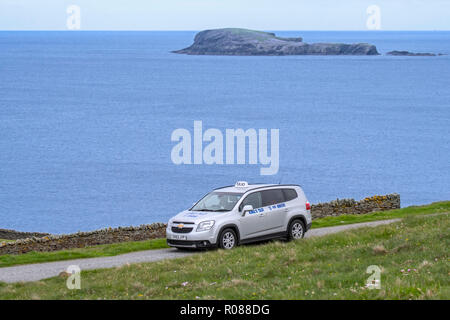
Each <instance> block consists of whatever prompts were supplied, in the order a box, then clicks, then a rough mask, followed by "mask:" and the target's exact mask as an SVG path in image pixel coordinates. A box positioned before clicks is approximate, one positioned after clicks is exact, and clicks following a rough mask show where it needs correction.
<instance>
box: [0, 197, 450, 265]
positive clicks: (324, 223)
mask: <svg viewBox="0 0 450 320" xmlns="http://www.w3.org/2000/svg"><path fill="white" fill-rule="evenodd" d="M442 212H450V201H446V202H436V203H432V204H430V205H425V206H412V207H407V208H403V209H397V210H391V211H382V212H375V213H369V214H363V215H342V216H339V217H326V218H321V219H316V220H314V221H313V224H312V227H313V228H322V227H330V226H337V225H344V224H352V223H359V222H367V221H375V220H385V219H393V218H403V217H406V216H413V215H423V214H432V213H442ZM6 241H10V240H6ZM0 242H1V240H0ZM161 248H168V246H167V244H166V241H165V239H156V240H150V241H140V242H123V243H116V244H109V245H99V246H94V247H88V248H80V249H72V250H63V251H54V252H29V253H25V254H22V255H0V268H1V267H10V266H14V265H21V264H30V263H40V262H51V261H62V260H71V259H81V258H95V257H106V256H114V255H118V254H124V253H129V252H134V251H142V250H150V249H161Z"/></svg>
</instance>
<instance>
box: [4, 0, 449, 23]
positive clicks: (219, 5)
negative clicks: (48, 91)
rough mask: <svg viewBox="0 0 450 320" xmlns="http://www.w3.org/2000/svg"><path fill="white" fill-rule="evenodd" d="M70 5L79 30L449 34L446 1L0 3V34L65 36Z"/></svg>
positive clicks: (44, 0)
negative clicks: (375, 21) (374, 19)
mask: <svg viewBox="0 0 450 320" xmlns="http://www.w3.org/2000/svg"><path fill="white" fill-rule="evenodd" d="M70 5H77V6H78V7H79V8H80V11H81V14H80V27H81V30H202V29H210V28H221V27H244V28H251V29H260V30H367V24H366V23H367V19H368V18H369V16H370V15H369V14H367V8H368V7H369V6H370V5H377V6H378V7H379V9H380V19H379V21H380V26H381V29H382V30H450V0H0V30H66V29H67V26H66V25H67V19H68V16H69V14H68V13H67V12H66V11H67V8H68V7H69V6H70Z"/></svg>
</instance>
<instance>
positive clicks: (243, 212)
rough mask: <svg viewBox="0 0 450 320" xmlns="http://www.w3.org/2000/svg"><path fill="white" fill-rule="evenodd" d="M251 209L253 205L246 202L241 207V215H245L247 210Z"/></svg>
mask: <svg viewBox="0 0 450 320" xmlns="http://www.w3.org/2000/svg"><path fill="white" fill-rule="evenodd" d="M252 210H253V206H252V205H251V204H246V205H245V206H244V208H243V209H242V216H245V214H246V213H247V212H249V211H252Z"/></svg>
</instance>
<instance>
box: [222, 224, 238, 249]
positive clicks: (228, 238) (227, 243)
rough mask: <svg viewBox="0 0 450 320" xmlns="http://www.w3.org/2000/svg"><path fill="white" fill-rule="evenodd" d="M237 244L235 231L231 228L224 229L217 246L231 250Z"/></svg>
mask: <svg viewBox="0 0 450 320" xmlns="http://www.w3.org/2000/svg"><path fill="white" fill-rule="evenodd" d="M236 245H237V236H236V232H234V230H233V229H225V230H223V231H222V233H221V234H220V237H219V247H220V248H222V249H225V250H231V249H233V248H234V247H236Z"/></svg>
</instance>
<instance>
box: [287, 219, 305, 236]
mask: <svg viewBox="0 0 450 320" xmlns="http://www.w3.org/2000/svg"><path fill="white" fill-rule="evenodd" d="M305 230H306V228H305V224H304V223H303V221H302V220H300V219H295V220H293V221H292V222H291V223H290V225H289V230H288V238H289V240H298V239H302V238H303V237H304V236H305Z"/></svg>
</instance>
